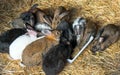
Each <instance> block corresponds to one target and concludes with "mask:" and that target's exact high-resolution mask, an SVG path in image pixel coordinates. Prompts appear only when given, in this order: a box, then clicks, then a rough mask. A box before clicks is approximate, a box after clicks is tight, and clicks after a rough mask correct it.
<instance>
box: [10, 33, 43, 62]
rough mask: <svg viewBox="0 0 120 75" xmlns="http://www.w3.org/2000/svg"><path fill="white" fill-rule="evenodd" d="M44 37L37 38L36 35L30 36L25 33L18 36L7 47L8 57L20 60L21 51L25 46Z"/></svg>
mask: <svg viewBox="0 0 120 75" xmlns="http://www.w3.org/2000/svg"><path fill="white" fill-rule="evenodd" d="M44 37H45V36H42V37H39V38H37V37H36V36H33V37H31V36H29V35H27V34H24V35H22V36H19V37H18V38H17V39H16V40H15V41H13V42H12V44H11V45H10V47H9V54H10V57H11V58H13V60H18V59H20V60H22V52H23V50H24V49H25V48H26V46H27V45H29V44H30V43H32V42H34V41H36V40H38V39H41V38H44Z"/></svg>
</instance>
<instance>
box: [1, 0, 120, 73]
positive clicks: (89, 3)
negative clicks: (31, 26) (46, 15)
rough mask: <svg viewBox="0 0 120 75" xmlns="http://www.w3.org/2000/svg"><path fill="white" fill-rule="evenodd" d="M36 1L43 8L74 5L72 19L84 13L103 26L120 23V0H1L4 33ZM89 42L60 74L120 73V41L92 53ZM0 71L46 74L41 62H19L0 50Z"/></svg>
mask: <svg viewBox="0 0 120 75" xmlns="http://www.w3.org/2000/svg"><path fill="white" fill-rule="evenodd" d="M34 3H38V4H39V8H41V9H45V8H52V9H55V8H57V7H58V6H64V7H66V8H67V9H70V8H74V9H75V10H74V12H73V15H72V16H71V20H72V21H73V20H74V19H75V18H76V17H77V16H82V17H85V18H88V19H91V20H92V21H94V22H96V23H97V24H98V25H99V26H104V25H106V24H109V23H114V24H117V25H120V0H0V33H1V32H4V31H6V30H8V29H10V28H12V27H11V26H10V24H9V22H10V21H12V20H13V19H15V18H16V17H18V16H19V14H20V13H22V12H23V11H27V10H28V9H29V8H30V6H31V5H33V4H34ZM90 47H91V46H89V47H88V48H87V49H86V50H85V51H84V52H83V53H82V54H81V55H80V56H79V58H78V59H77V60H76V61H75V62H74V63H72V64H67V66H66V67H65V68H64V70H63V71H62V72H61V73H60V75H120V41H118V42H116V43H115V44H113V45H111V46H110V47H109V48H107V49H106V50H105V51H104V52H102V53H97V55H92V53H91V52H90ZM0 75H45V74H44V72H43V71H42V68H41V66H39V67H38V66H35V67H25V68H22V67H20V66H19V61H13V60H10V59H9V58H8V54H2V53H0Z"/></svg>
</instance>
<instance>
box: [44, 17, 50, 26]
mask: <svg viewBox="0 0 120 75" xmlns="http://www.w3.org/2000/svg"><path fill="white" fill-rule="evenodd" d="M43 19H44V22H45V23H47V24H48V25H51V24H52V18H51V16H48V15H45V16H44V18H43Z"/></svg>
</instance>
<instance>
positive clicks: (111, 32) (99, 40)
mask: <svg viewBox="0 0 120 75" xmlns="http://www.w3.org/2000/svg"><path fill="white" fill-rule="evenodd" d="M119 37H120V30H119V26H116V25H114V24H108V25H106V26H104V27H102V28H101V29H100V30H99V31H98V34H97V36H96V39H95V41H94V44H93V46H92V49H91V51H92V52H93V53H95V52H97V51H104V50H105V49H106V48H108V47H109V46H110V45H111V44H113V43H115V42H116V41H117V40H118V39H119Z"/></svg>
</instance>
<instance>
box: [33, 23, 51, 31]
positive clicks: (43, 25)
mask: <svg viewBox="0 0 120 75" xmlns="http://www.w3.org/2000/svg"><path fill="white" fill-rule="evenodd" d="M35 28H36V29H37V30H44V29H48V30H51V27H50V26H48V25H47V24H45V23H39V24H37V25H36V26H35Z"/></svg>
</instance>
